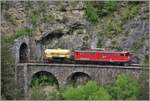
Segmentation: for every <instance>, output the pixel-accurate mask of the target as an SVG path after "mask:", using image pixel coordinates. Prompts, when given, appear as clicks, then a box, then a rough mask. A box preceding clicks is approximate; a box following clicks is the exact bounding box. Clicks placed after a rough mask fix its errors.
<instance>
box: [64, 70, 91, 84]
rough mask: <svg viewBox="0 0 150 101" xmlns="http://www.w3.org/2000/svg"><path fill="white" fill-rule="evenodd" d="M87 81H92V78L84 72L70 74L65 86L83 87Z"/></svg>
mask: <svg viewBox="0 0 150 101" xmlns="http://www.w3.org/2000/svg"><path fill="white" fill-rule="evenodd" d="M89 80H92V78H91V77H90V76H89V75H88V74H87V73H84V72H75V73H72V74H71V75H70V76H69V77H68V78H67V80H66V85H73V86H78V85H83V84H85V83H87V82H88V81H89Z"/></svg>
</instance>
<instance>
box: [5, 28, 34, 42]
mask: <svg viewBox="0 0 150 101" xmlns="http://www.w3.org/2000/svg"><path fill="white" fill-rule="evenodd" d="M31 35H32V30H31V29H28V28H23V29H19V30H17V31H16V33H15V34H13V35H11V36H5V37H4V38H3V40H4V41H5V42H6V43H12V42H13V41H14V40H15V39H16V38H18V37H21V36H31Z"/></svg>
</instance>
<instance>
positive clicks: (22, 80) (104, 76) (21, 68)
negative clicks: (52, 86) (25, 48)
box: [16, 63, 148, 92]
mask: <svg viewBox="0 0 150 101" xmlns="http://www.w3.org/2000/svg"><path fill="white" fill-rule="evenodd" d="M40 71H46V72H50V73H51V74H53V75H54V77H55V78H56V79H57V80H58V83H59V87H61V86H64V85H65V84H66V83H67V80H68V78H69V77H70V76H71V75H72V74H74V73H76V72H81V73H84V74H87V75H88V76H89V77H90V78H91V79H92V80H96V81H97V82H98V83H99V84H107V83H110V82H112V81H113V80H114V79H115V77H116V76H117V75H118V74H121V73H125V74H127V75H130V76H131V77H132V78H134V79H137V80H138V79H139V77H140V74H141V72H142V68H141V67H131V66H130V67H122V66H94V65H88V66H86V65H75V64H61V65H60V64H39V63H32V64H31V63H30V64H29V63H28V64H18V65H17V72H16V73H17V83H18V86H20V87H21V88H22V89H24V90H25V92H26V91H27V89H28V86H29V85H30V83H31V80H32V76H33V75H34V74H36V73H37V72H40ZM147 72H148V70H147Z"/></svg>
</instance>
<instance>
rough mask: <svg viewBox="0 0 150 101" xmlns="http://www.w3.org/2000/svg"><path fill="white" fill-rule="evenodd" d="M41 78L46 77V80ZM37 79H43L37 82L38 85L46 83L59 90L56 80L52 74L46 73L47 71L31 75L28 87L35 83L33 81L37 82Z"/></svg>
mask: <svg viewBox="0 0 150 101" xmlns="http://www.w3.org/2000/svg"><path fill="white" fill-rule="evenodd" d="M42 76H46V78H41V77H42ZM38 79H43V80H41V81H38V83H48V84H51V85H56V87H57V88H59V83H58V80H57V78H56V77H55V76H54V75H53V74H52V73H50V72H47V71H39V72H37V73H35V74H33V75H32V78H31V81H30V85H29V87H32V86H34V83H35V82H36V81H35V80H38Z"/></svg>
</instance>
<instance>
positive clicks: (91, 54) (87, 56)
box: [74, 50, 131, 65]
mask: <svg viewBox="0 0 150 101" xmlns="http://www.w3.org/2000/svg"><path fill="white" fill-rule="evenodd" d="M74 60H75V61H92V62H99V63H110V64H120V65H121V64H124V65H129V64H130V61H131V54H130V53H129V52H126V51H123V52H111V51H90V50H84V51H80V50H75V51H74Z"/></svg>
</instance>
